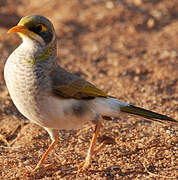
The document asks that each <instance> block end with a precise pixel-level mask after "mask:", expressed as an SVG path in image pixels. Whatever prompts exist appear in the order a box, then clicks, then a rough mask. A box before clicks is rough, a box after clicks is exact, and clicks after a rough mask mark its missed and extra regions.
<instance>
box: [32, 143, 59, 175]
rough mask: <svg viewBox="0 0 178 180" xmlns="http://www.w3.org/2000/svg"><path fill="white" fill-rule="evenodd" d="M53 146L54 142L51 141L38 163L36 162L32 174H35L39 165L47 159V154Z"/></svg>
mask: <svg viewBox="0 0 178 180" xmlns="http://www.w3.org/2000/svg"><path fill="white" fill-rule="evenodd" d="M55 144H56V140H53V141H52V143H51V144H50V146H49V147H48V149H47V151H46V152H45V153H44V154H43V156H42V158H41V159H40V161H39V162H38V164H37V165H36V167H35V169H33V171H32V172H35V171H36V170H37V169H38V168H40V166H41V164H42V163H43V162H44V160H45V159H46V158H47V156H48V154H49V152H50V151H51V150H52V148H53V147H54V145H55Z"/></svg>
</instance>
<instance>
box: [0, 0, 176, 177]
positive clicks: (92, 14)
mask: <svg viewBox="0 0 178 180" xmlns="http://www.w3.org/2000/svg"><path fill="white" fill-rule="evenodd" d="M30 14H40V15H43V16H46V17H48V18H49V19H50V20H51V21H52V22H53V24H54V26H55V29H56V33H57V36H58V61H59V63H60V65H61V66H62V67H64V68H65V69H67V70H69V71H71V72H73V73H75V74H77V75H79V76H81V77H83V78H85V79H86V80H88V81H90V82H92V83H93V84H95V85H96V86H97V87H99V88H101V89H102V90H103V91H105V92H107V93H108V94H109V95H112V96H115V97H117V98H118V99H119V100H121V101H124V102H128V103H132V104H134V105H137V106H140V107H144V108H146V109H149V110H152V111H156V112H159V113H162V114H165V115H168V116H170V117H172V118H174V119H178V43H177V39H178V1H177V0H90V1H87V0H84V1H81V0H72V1H63V0H58V1H51V0H45V1H35V0H31V1H23V0H15V1H12V0H1V1H0V33H1V36H0V52H1V59H0V66H1V74H0V80H1V81H0V179H4V180H5V179H30V180H31V179H107V180H112V179H178V172H177V169H178V164H177V153H178V149H177V142H178V140H177V135H178V134H177V126H174V125H163V124H158V123H153V122H149V121H146V120H144V119H143V118H136V117H120V118H117V119H113V120H111V121H107V120H105V121H104V122H103V128H102V131H101V134H100V138H99V139H100V141H101V139H103V138H107V139H110V141H111V143H110V144H106V145H105V146H104V147H103V149H102V150H101V151H99V152H98V153H97V154H96V155H95V156H94V157H93V161H92V163H91V166H90V168H88V170H87V171H86V172H82V173H77V167H78V165H79V164H80V163H81V162H82V161H83V160H84V158H85V156H86V152H87V149H88V147H89V143H90V140H91V137H92V133H93V126H89V125H87V126H86V128H85V129H81V130H71V131H65V130H61V131H60V140H59V142H58V143H57V145H56V146H55V147H54V149H53V150H52V152H51V153H50V154H49V156H48V158H47V160H46V161H45V162H44V164H43V166H42V167H41V168H40V169H39V170H38V171H37V172H35V173H34V174H33V175H32V174H30V173H29V171H30V170H31V169H33V168H34V167H35V165H36V164H37V162H38V161H39V159H40V157H41V156H42V154H43V153H44V152H45V150H46V149H47V147H48V146H49V144H50V142H51V140H50V138H49V135H48V134H47V132H46V131H45V130H44V129H43V128H41V127H39V126H37V125H35V124H32V123H30V122H29V121H28V120H27V119H26V118H25V117H23V116H22V115H20V113H19V112H18V110H17V109H16V107H15V106H14V105H13V103H12V101H11V99H10V97H9V94H8V91H7V88H6V86H5V83H4V77H3V66H4V63H5V61H6V59H7V57H8V56H9V55H10V54H11V52H12V51H13V50H14V49H15V48H16V47H17V46H18V45H19V44H20V42H21V39H20V38H19V37H18V36H17V35H15V34H14V35H7V34H6V32H7V30H8V29H9V28H10V27H12V26H14V25H16V24H17V23H18V21H19V19H20V18H21V17H22V16H25V15H30ZM100 141H98V143H97V144H98V145H99V144H100V143H101V142H100Z"/></svg>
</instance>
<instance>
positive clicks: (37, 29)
mask: <svg viewBox="0 0 178 180" xmlns="http://www.w3.org/2000/svg"><path fill="white" fill-rule="evenodd" d="M29 29H30V31H33V32H34V33H36V34H38V33H40V32H43V31H46V30H47V29H46V27H45V26H43V25H42V24H38V25H36V26H32V27H31V28H29Z"/></svg>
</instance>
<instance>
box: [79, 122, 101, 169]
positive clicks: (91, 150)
mask: <svg viewBox="0 0 178 180" xmlns="http://www.w3.org/2000/svg"><path fill="white" fill-rule="evenodd" d="M100 128H101V122H97V124H96V125H95V130H94V133H93V137H92V140H91V143H90V147H89V149H88V153H87V156H86V158H85V161H84V162H83V163H81V164H80V165H79V167H78V171H79V172H81V171H85V170H86V169H87V168H88V167H89V166H90V164H91V160H92V155H93V154H94V153H95V150H94V147H95V144H96V140H97V136H98V134H99V132H100Z"/></svg>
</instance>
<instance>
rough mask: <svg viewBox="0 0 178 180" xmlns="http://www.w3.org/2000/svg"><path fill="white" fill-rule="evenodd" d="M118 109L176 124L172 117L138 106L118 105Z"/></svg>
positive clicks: (177, 122) (153, 119)
mask: <svg viewBox="0 0 178 180" xmlns="http://www.w3.org/2000/svg"><path fill="white" fill-rule="evenodd" d="M120 110H121V112H125V113H128V114H133V115H138V116H141V117H144V118H146V119H149V120H152V121H157V122H161V123H171V124H177V125H178V121H176V120H175V119H172V118H170V117H168V116H165V115H162V114H158V113H155V112H152V111H149V110H146V109H143V108H139V107H136V106H133V105H128V106H122V107H120Z"/></svg>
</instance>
